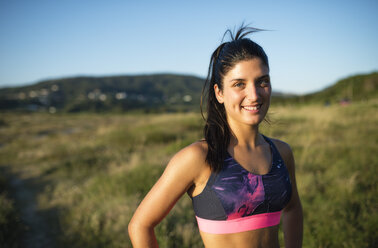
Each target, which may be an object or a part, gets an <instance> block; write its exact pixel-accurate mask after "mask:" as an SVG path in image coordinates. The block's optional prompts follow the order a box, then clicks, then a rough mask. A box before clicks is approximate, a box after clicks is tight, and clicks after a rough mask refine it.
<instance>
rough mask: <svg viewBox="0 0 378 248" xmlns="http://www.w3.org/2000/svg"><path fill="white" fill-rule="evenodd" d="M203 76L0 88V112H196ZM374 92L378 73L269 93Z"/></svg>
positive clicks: (324, 100) (333, 99)
mask: <svg viewBox="0 0 378 248" xmlns="http://www.w3.org/2000/svg"><path fill="white" fill-rule="evenodd" d="M203 83H204V79H203V78H199V77H194V76H186V75H174V74H155V75H139V76H113V77H74V78H64V79H54V80H46V81H42V82H39V83H36V84H33V85H28V86H23V87H14V88H3V89H0V111H49V112H51V113H55V112H82V111H87V112H88V111H89V112H123V111H142V112H182V111H198V110H199V104H200V96H201V91H202V86H203ZM377 97H378V73H377V72H375V73H371V74H365V75H356V76H352V77H348V78H345V79H342V80H340V81H339V82H337V83H336V84H334V85H332V86H330V87H328V88H326V89H324V90H322V91H319V92H315V93H312V94H307V95H303V96H296V95H290V94H286V95H285V94H281V93H278V92H273V97H272V98H273V100H272V104H281V105H282V104H283V105H285V104H303V103H304V104H306V103H321V104H331V103H337V102H342V101H344V102H348V101H361V100H369V99H373V98H377Z"/></svg>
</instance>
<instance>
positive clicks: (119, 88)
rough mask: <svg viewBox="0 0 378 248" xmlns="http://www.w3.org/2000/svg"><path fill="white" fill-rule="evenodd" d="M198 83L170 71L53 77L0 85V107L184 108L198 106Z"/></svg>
mask: <svg viewBox="0 0 378 248" xmlns="http://www.w3.org/2000/svg"><path fill="white" fill-rule="evenodd" d="M202 86H203V79H201V78H198V77H194V76H184V75H172V74H156V75H141V76H113V77H75V78H65V79H55V80H47V81H42V82H39V83H37V84H34V85H30V86H24V87H15V88H4V89H0V106H1V107H0V109H1V110H29V111H37V110H41V111H43V110H49V111H50V112H51V111H52V112H54V111H64V112H79V111H94V112H104V111H129V110H140V109H143V110H145V111H180V110H183V111H185V110H191V109H193V108H194V106H196V108H198V106H199V102H200V94H201V90H202Z"/></svg>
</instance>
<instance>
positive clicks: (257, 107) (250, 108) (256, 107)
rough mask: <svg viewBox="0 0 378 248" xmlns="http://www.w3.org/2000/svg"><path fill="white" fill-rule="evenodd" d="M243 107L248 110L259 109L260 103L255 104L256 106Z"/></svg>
mask: <svg viewBox="0 0 378 248" xmlns="http://www.w3.org/2000/svg"><path fill="white" fill-rule="evenodd" d="M243 108H245V109H246V110H258V109H259V108H260V105H258V106H254V107H251V106H244V107H243Z"/></svg>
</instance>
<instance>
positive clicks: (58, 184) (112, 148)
mask: <svg viewBox="0 0 378 248" xmlns="http://www.w3.org/2000/svg"><path fill="white" fill-rule="evenodd" d="M377 109H378V102H377V101H370V102H360V103H353V104H350V105H348V106H339V105H331V106H328V107H324V106H320V105H313V106H302V107H301V106H292V107H288V106H286V107H284V108H280V107H274V108H272V109H271V111H270V119H271V122H272V123H271V124H270V125H268V124H264V125H263V127H262V132H263V133H264V134H266V135H267V136H271V137H275V138H279V139H282V140H284V141H286V142H288V143H289V144H290V145H291V146H292V148H293V151H294V155H295V158H296V164H297V167H296V168H297V171H296V173H297V183H298V188H299V194H300V196H301V200H302V205H303V209H304V218H305V219H304V247H377V246H378V235H377V231H376V229H377V226H378V215H377V212H378V199H377V195H378V189H377V180H376V177H377V176H376V175H377V174H378V169H377V166H378V156H377V155H376V153H377V147H378V146H377V141H378V128H377V123H378V115H377V114H376V113H377ZM202 125H203V121H202V119H201V117H200V115H199V114H195V113H187V114H160V115H152V114H151V115H137V114H133V115H127V114H125V115H95V114H76V115H68V114H62V115H48V114H2V115H1V117H0V172H1V174H0V175H1V176H0V203H1V204H0V231H1V233H0V242H1V243H3V244H5V247H17V241H15V240H14V238H13V236H17V235H16V234H18V233H19V232H20V231H23V232H24V242H27V241H29V242H46V243H49V244H50V245H51V246H55V247H131V243H130V241H129V238H128V234H127V224H128V222H129V220H130V218H131V216H132V214H133V212H134V210H135V209H136V207H137V205H138V204H139V202H140V201H141V199H142V198H143V196H144V195H145V194H146V193H147V192H148V190H149V189H150V187H151V186H152V185H153V183H154V182H155V181H156V180H157V178H158V177H159V175H160V174H161V173H162V171H163V169H164V167H165V165H166V164H167V162H168V161H169V159H170V157H171V156H172V155H173V154H174V153H175V152H177V151H178V150H179V149H180V148H182V147H184V146H186V145H188V144H190V143H192V142H194V141H196V140H198V139H200V138H201V137H202ZM20 191H22V192H21V193H20ZM30 206H34V208H31V207H30ZM27 213H29V216H28V215H27ZM30 213H31V214H30ZM30 215H32V216H30ZM34 215H36V216H39V217H38V218H34V217H33V216H34ZM43 221H44V222H46V223H47V224H45V225H41V222H43ZM37 222H38V223H37ZM42 232H45V233H42ZM46 233H47V234H46ZM156 234H157V236H158V240H159V243H160V245H161V247H202V246H203V245H202V243H201V240H200V237H199V233H198V230H197V227H196V222H195V219H194V214H193V210H192V206H191V201H190V198H189V197H188V196H184V197H183V198H182V199H181V200H180V201H179V202H178V203H177V205H176V206H175V208H174V209H173V210H172V211H171V213H170V214H169V215H168V216H167V218H165V219H164V220H163V222H162V223H161V224H159V226H158V227H157V229H156ZM12 235H13V236H12ZM36 235H37V236H38V235H39V237H40V239H39V240H36V238H35V236H36ZM25 239H26V241H25ZM280 239H281V244H283V242H282V233H280Z"/></svg>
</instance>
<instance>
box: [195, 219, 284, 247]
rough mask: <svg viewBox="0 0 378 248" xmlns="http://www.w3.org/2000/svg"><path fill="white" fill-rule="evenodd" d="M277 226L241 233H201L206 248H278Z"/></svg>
mask: <svg viewBox="0 0 378 248" xmlns="http://www.w3.org/2000/svg"><path fill="white" fill-rule="evenodd" d="M278 227H279V226H278V225H277V226H271V227H266V228H261V229H257V230H251V231H247V232H241V233H230V234H211V233H205V232H201V231H200V234H201V237H202V240H203V243H204V245H205V247H206V248H213V247H214V248H219V247H227V248H233V247H237V248H260V247H267V248H279V247H280V245H279V242H278Z"/></svg>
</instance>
